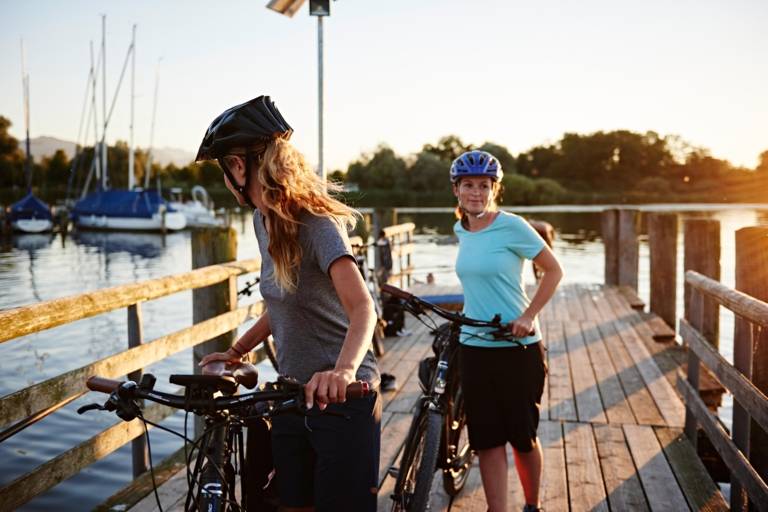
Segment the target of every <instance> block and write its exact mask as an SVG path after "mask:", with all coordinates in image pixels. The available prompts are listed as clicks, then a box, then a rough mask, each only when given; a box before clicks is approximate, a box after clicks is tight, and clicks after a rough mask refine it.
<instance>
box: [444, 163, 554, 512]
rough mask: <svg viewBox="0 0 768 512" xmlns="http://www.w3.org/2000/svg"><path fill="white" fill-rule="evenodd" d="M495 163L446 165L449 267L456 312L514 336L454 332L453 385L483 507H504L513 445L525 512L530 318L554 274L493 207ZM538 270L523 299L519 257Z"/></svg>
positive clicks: (536, 456) (536, 243) (534, 501)
mask: <svg viewBox="0 0 768 512" xmlns="http://www.w3.org/2000/svg"><path fill="white" fill-rule="evenodd" d="M502 175H503V173H502V169H501V164H499V162H498V160H497V159H496V158H495V157H494V156H493V155H491V154H490V153H487V152H485V151H469V152H466V153H464V154H462V155H461V156H459V157H458V158H457V159H456V160H454V162H453V164H452V165H451V182H452V184H453V193H454V195H455V196H456V198H457V199H458V207H457V209H456V213H457V217H459V221H458V222H457V223H456V225H455V226H454V231H455V233H456V235H457V237H458V239H459V254H458V257H457V259H456V273H457V274H458V276H459V280H460V281H461V284H462V287H463V288H464V313H465V314H466V315H467V316H470V317H472V318H480V319H490V318H492V317H493V316H494V315H495V314H497V313H499V314H501V317H502V320H503V321H505V322H507V323H508V326H509V330H510V332H511V333H512V335H513V336H515V337H517V338H518V339H519V342H520V343H514V342H499V341H493V340H492V337H491V336H488V335H486V334H485V332H484V331H487V329H485V330H484V329H477V328H469V327H466V328H464V330H463V331H462V336H461V371H462V386H463V391H464V396H465V404H466V413H467V425H468V428H469V440H470V444H471V445H472V447H473V449H474V450H476V451H477V453H478V456H479V458H480V474H481V477H482V481H483V490H484V492H485V497H486V501H487V503H488V510H489V511H490V512H502V511H503V512H506V510H507V508H506V507H507V502H506V497H507V452H506V445H507V443H510V444H511V445H512V448H513V451H514V455H515V465H516V467H517V473H518V475H519V477H520V482H521V484H522V486H523V492H524V494H525V501H526V505H525V508H524V509H523V510H524V512H529V511H536V510H538V509H539V484H540V481H541V468H542V452H541V446H540V445H539V442H538V438H537V436H536V430H537V428H538V424H539V404H540V402H541V395H542V391H543V389H544V379H545V374H546V364H545V360H544V357H543V353H544V352H543V346H542V343H543V342H542V339H541V334H540V332H541V329H540V328H539V326H538V321H537V319H536V316H537V315H538V313H539V311H541V309H542V308H543V307H544V305H545V304H546V303H547V302H548V301H549V299H550V298H551V297H552V295H553V294H554V292H555V289H556V288H557V285H558V283H559V282H560V279H561V278H562V276H563V271H562V269H561V267H560V264H559V263H558V261H557V259H556V258H555V256H554V254H553V253H552V251H551V250H550V249H549V247H548V246H547V245H546V243H545V242H544V240H542V238H541V237H540V236H539V235H538V233H536V231H534V229H533V228H532V227H531V226H530V225H529V224H528V223H527V222H526V221H525V220H524V219H522V218H521V217H518V216H517V215H513V214H510V213H506V212H502V211H499V210H497V208H496V199H497V197H498V195H499V193H500V190H501V177H502ZM526 259H530V260H533V262H534V263H536V265H537V266H538V267H539V268H541V269H542V270H543V272H544V274H543V277H542V279H541V281H540V283H539V286H538V288H537V290H536V293H535V294H534V296H533V298H532V299H529V298H528V296H527V295H526V293H525V289H524V287H523V282H522V268H523V263H524V260H526Z"/></svg>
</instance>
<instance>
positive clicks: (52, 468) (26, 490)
mask: <svg viewBox="0 0 768 512" xmlns="http://www.w3.org/2000/svg"><path fill="white" fill-rule="evenodd" d="M173 412H174V409H171V408H169V407H165V406H162V405H152V406H149V407H147V408H146V409H144V417H145V418H146V419H148V420H149V421H152V422H155V423H157V422H159V421H162V420H163V419H164V418H166V417H167V416H169V415H171V414H173ZM148 428H152V427H151V426H149V425H148ZM143 433H144V427H143V426H142V424H141V422H140V421H138V420H134V421H131V422H129V423H126V422H120V423H118V424H116V425H114V426H112V427H110V428H108V429H106V430H104V431H103V432H101V433H100V434H97V435H96V436H94V437H92V438H90V439H89V440H87V441H84V442H82V443H80V444H79V445H78V446H76V447H74V448H72V449H71V450H68V451H66V452H64V453H62V454H61V455H59V456H57V457H54V458H53V459H51V460H49V461H47V462H46V463H44V464H42V465H40V466H38V467H37V468H35V469H34V470H33V471H30V472H29V473H26V474H24V475H22V476H20V477H18V478H16V479H15V480H13V481H12V482H10V483H8V484H7V485H4V486H3V487H1V488H0V503H2V504H3V507H8V508H7V510H14V509H16V508H17V507H20V506H21V505H23V504H24V503H27V502H28V501H29V500H31V499H32V498H34V497H35V496H37V495H38V494H41V493H42V492H44V491H46V490H48V489H50V488H51V487H53V486H54V485H56V484H58V483H59V482H62V481H64V480H66V479H67V478H69V477H71V476H73V475H75V474H77V473H78V472H79V471H80V470H82V469H83V468H85V467H87V466H88V465H90V464H92V463H94V462H96V461H97V460H99V459H102V458H104V457H106V456H107V455H109V454H110V453H112V452H113V451H115V450H117V449H118V448H120V447H121V446H122V445H124V444H125V443H127V442H128V441H130V440H132V439H134V438H136V437H137V436H140V435H142V434H143Z"/></svg>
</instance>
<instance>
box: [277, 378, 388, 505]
mask: <svg viewBox="0 0 768 512" xmlns="http://www.w3.org/2000/svg"><path fill="white" fill-rule="evenodd" d="M326 411H335V412H338V413H343V414H345V415H346V416H348V418H349V419H346V418H343V417H340V416H331V415H328V414H324V413H321V412H319V411H318V409H317V406H315V408H314V409H313V410H311V411H310V412H309V416H307V417H302V416H298V415H295V414H284V415H281V416H277V417H275V418H273V420H272V457H273V459H274V464H275V478H276V479H277V490H278V494H279V496H280V504H281V505H282V506H284V507H309V506H314V507H315V509H316V510H317V512H326V511H334V512H346V511H349V512H357V511H363V512H365V511H371V512H373V511H375V510H376V498H377V494H378V474H379V445H380V437H381V399H380V398H379V393H372V394H371V395H370V396H367V397H365V398H358V399H354V400H347V401H346V402H345V403H343V404H331V405H329V406H328V407H327V408H326Z"/></svg>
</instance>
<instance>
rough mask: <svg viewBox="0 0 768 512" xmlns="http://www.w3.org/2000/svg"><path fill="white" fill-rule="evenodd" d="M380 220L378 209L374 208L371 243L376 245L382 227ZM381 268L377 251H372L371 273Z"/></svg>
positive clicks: (380, 213)
mask: <svg viewBox="0 0 768 512" xmlns="http://www.w3.org/2000/svg"><path fill="white" fill-rule="evenodd" d="M381 218H382V212H381V210H379V209H378V208H375V209H374V210H373V243H376V240H378V239H379V231H381V230H382V229H383V228H384V226H382V224H381ZM379 267H381V257H379V251H378V250H374V251H373V272H374V274H375V273H376V270H377V269H378V268H379Z"/></svg>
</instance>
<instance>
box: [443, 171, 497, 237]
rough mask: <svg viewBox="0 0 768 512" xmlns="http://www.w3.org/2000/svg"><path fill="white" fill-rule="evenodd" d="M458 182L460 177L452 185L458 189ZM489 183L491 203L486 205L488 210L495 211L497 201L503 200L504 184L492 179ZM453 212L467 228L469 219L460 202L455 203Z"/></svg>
mask: <svg viewBox="0 0 768 512" xmlns="http://www.w3.org/2000/svg"><path fill="white" fill-rule="evenodd" d="M460 183H461V179H459V180H458V181H457V182H456V183H454V184H453V186H455V187H456V188H457V189H458V187H459V184H460ZM491 183H492V187H493V197H492V198H491V203H490V204H489V205H488V211H490V212H495V211H496V210H497V209H498V207H499V203H500V202H501V201H502V200H503V194H504V185H503V184H502V183H501V181H493V180H492V181H491ZM453 214H454V215H455V216H456V218H457V219H459V220H460V221H461V226H462V227H463V228H464V229H469V219H468V218H467V212H465V211H464V208H462V207H461V203H458V204H457V205H456V209H455V210H454V211H453Z"/></svg>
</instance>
